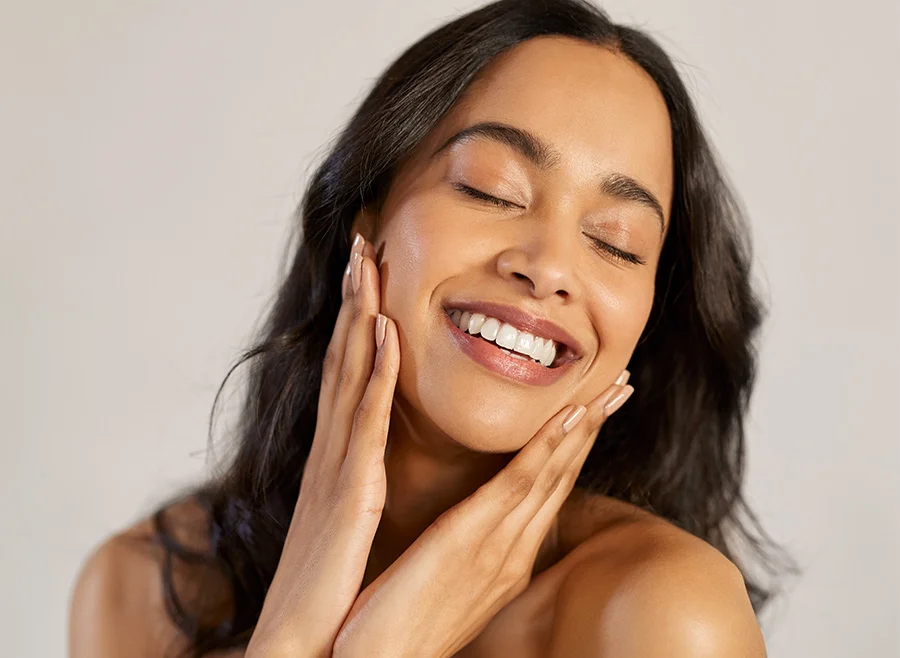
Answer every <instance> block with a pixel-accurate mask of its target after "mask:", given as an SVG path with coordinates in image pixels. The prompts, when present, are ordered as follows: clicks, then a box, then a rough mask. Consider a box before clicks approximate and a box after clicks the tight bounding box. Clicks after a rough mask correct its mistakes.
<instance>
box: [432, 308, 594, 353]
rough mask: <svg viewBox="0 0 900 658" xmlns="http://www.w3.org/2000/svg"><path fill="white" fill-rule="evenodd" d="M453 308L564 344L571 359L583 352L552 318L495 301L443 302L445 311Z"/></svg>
mask: <svg viewBox="0 0 900 658" xmlns="http://www.w3.org/2000/svg"><path fill="white" fill-rule="evenodd" d="M453 309H459V310H460V311H469V312H470V313H482V314H484V315H489V316H491V317H492V318H497V319H498V320H500V321H502V322H507V323H509V324H511V325H512V326H514V327H515V328H516V329H520V330H522V331H527V332H528V333H530V334H534V335H536V336H540V337H542V338H550V339H551V340H553V341H555V342H556V343H558V344H561V345H565V346H566V349H567V350H568V351H569V352H570V353H571V357H572V359H573V360H574V359H578V358H580V357H581V355H582V354H584V350H583V349H582V348H581V345H580V344H579V343H578V341H577V340H576V339H575V337H574V336H572V334H570V333H569V332H568V331H566V330H565V329H563V328H562V327H560V326H559V325H558V324H556V323H555V322H553V321H552V320H548V319H546V318H542V317H538V316H537V315H533V314H532V313H528V312H527V311H523V310H522V309H520V308H517V307H515V306H511V305H509V304H501V303H497V302H475V301H473V302H467V301H448V302H447V303H445V304H444V310H445V311H451V310H453Z"/></svg>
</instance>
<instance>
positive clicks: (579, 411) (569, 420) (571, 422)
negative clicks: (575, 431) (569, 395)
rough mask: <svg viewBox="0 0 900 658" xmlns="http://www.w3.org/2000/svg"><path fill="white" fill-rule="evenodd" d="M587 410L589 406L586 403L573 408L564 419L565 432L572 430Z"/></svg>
mask: <svg viewBox="0 0 900 658" xmlns="http://www.w3.org/2000/svg"><path fill="white" fill-rule="evenodd" d="M586 411H587V408H586V407H585V406H584V405H578V406H577V407H575V408H574V409H572V411H570V412H569V414H568V415H567V416H566V419H565V420H564V421H563V434H568V433H569V432H571V431H572V428H573V427H575V426H576V425H577V424H578V421H579V420H581V419H582V418H583V417H584V413H585V412H586Z"/></svg>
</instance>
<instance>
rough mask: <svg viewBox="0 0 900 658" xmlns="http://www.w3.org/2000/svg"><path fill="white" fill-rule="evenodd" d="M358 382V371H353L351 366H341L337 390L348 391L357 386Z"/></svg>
mask: <svg viewBox="0 0 900 658" xmlns="http://www.w3.org/2000/svg"><path fill="white" fill-rule="evenodd" d="M355 384H356V373H355V372H353V370H352V369H351V368H347V367H346V366H345V367H343V368H341V372H340V374H339V375H338V381H337V390H338V392H340V393H347V392H349V391H352V390H353V389H354V388H355Z"/></svg>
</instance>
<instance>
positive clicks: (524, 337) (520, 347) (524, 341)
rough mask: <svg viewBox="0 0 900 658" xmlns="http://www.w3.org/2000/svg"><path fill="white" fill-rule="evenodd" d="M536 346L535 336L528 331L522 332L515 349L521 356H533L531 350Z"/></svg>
mask: <svg viewBox="0 0 900 658" xmlns="http://www.w3.org/2000/svg"><path fill="white" fill-rule="evenodd" d="M533 346H534V336H532V335H531V334H530V333H528V332H527V331H520V332H519V337H518V338H516V344H515V346H514V347H513V349H514V350H515V351H516V352H518V353H519V354H527V355H529V356H531V348H532V347H533Z"/></svg>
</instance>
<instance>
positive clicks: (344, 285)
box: [341, 263, 350, 297]
mask: <svg viewBox="0 0 900 658" xmlns="http://www.w3.org/2000/svg"><path fill="white" fill-rule="evenodd" d="M349 281H350V263H347V267H345V268H344V276H343V278H342V279H341V297H346V296H347V283H349Z"/></svg>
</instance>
